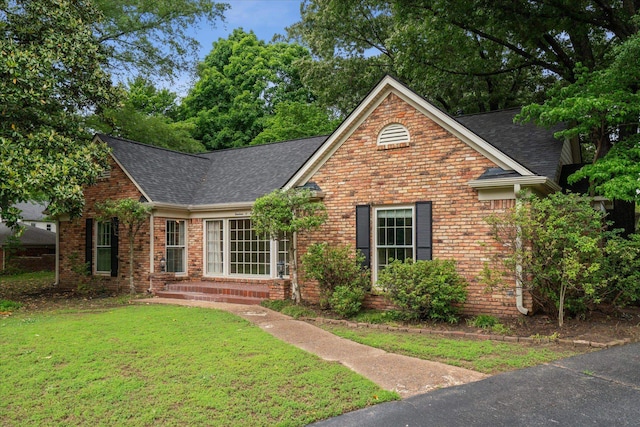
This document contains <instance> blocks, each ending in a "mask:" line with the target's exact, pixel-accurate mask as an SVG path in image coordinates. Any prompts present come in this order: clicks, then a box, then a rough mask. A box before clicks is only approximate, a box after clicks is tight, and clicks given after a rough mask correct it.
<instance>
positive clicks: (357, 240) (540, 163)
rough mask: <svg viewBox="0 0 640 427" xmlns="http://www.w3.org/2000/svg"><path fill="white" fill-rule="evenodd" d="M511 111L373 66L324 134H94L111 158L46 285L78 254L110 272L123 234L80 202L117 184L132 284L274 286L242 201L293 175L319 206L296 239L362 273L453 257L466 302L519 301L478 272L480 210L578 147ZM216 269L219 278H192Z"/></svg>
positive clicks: (66, 226)
mask: <svg viewBox="0 0 640 427" xmlns="http://www.w3.org/2000/svg"><path fill="white" fill-rule="evenodd" d="M517 113H518V110H506V111H499V112H492V113H486V114H476V115H468V116H461V117H452V116H450V115H448V114H446V113H444V112H442V111H441V110H439V109H438V108H436V107H435V106H433V105H432V104H431V103H429V102H428V101H427V100H425V99H424V98H422V97H420V96H418V95H417V94H416V93H414V92H413V91H411V90H410V89H409V88H407V87H406V86H404V85H403V84H402V83H400V82H398V81H397V80H395V79H394V78H392V77H389V76H387V77H385V78H383V79H382V80H381V81H380V82H379V83H378V85H377V86H376V87H375V88H374V89H373V90H372V91H371V92H370V93H369V95H368V96H367V97H366V98H365V99H364V100H363V101H362V102H361V104H360V105H359V106H358V107H357V108H356V109H355V110H354V111H353V112H352V113H351V115H349V117H347V119H346V120H345V121H344V122H343V123H342V124H341V125H340V126H339V127H338V129H336V130H335V131H334V132H333V133H332V134H331V135H330V136H328V137H315V138H306V139H300V140H294V141H286V142H281V143H274V144H268V145H262V146H253V147H245V148H238V149H230V150H220V151H215V152H211V153H205V154H198V155H192V154H183V153H177V152H173V151H169V150H165V149H161V148H157V147H152V146H148V145H144V144H139V143H136V142H133V141H127V140H123V139H119V138H114V137H110V136H106V135H97V136H96V138H97V139H99V140H101V141H103V142H104V143H106V144H108V145H109V146H110V147H111V148H112V155H111V170H110V171H109V174H107V175H105V177H104V178H103V179H101V180H100V181H99V182H98V183H97V184H96V185H94V186H91V187H88V188H86V190H85V197H86V207H85V210H84V214H83V216H82V218H80V219H75V220H72V221H70V220H67V219H65V218H61V220H60V222H59V234H60V236H59V245H60V246H59V257H60V260H59V265H60V270H59V283H60V286H63V287H64V286H73V283H74V280H77V279H78V277H77V276H75V275H74V273H73V270H74V269H73V268H72V267H73V263H78V262H82V263H85V262H86V263H87V265H88V266H89V267H90V272H91V274H92V275H93V277H94V278H95V280H97V281H99V282H101V283H102V284H104V285H105V286H108V287H116V286H119V285H121V284H123V283H124V281H125V276H126V272H127V271H128V266H127V265H125V263H126V262H127V260H128V257H127V256H126V255H125V253H126V250H127V249H126V245H124V243H125V242H124V239H122V241H120V242H119V240H120V239H119V238H118V234H117V233H116V227H115V226H114V224H116V222H115V221H107V222H98V221H97V220H96V219H95V217H96V212H95V209H94V204H95V202H96V201H99V200H104V199H107V198H124V197H130V198H134V199H136V200H141V201H144V202H147V203H149V205H150V206H151V207H152V214H151V217H150V220H149V222H148V223H147V224H146V226H145V227H144V228H143V229H142V231H141V233H140V234H139V237H138V239H137V243H136V254H135V260H134V263H135V271H136V273H135V274H136V277H135V279H136V283H137V284H138V290H140V291H144V290H149V291H151V292H155V293H159V294H161V293H162V292H168V293H164V295H172V296H176V295H177V292H181V293H182V294H183V296H184V295H185V292H186V293H187V294H188V295H190V296H191V297H193V298H201V299H204V298H208V297H211V294H208V295H207V294H205V293H204V292H222V293H224V294H225V295H230V294H240V293H242V294H243V295H245V296H253V297H254V298H258V299H259V298H266V297H270V298H283V297H285V295H286V280H284V281H283V280H279V279H278V278H277V263H278V261H284V260H285V258H286V249H287V248H286V245H287V242H282V241H281V242H276V241H269V240H264V239H262V238H260V237H259V236H256V235H255V233H253V231H252V229H251V221H250V220H249V215H250V210H251V206H252V203H253V201H255V199H256V198H258V197H260V196H262V195H264V194H266V193H268V192H270V191H272V190H273V189H276V188H292V187H299V186H307V187H309V188H312V189H315V190H316V192H317V194H318V196H319V197H321V198H322V200H323V202H324V204H325V206H326V208H327V213H328V216H329V219H328V221H327V222H326V224H325V225H324V226H323V227H322V229H320V230H319V231H317V232H314V233H307V234H304V235H300V236H296V238H297V241H298V247H299V253H304V251H305V248H306V247H308V245H309V244H310V243H312V242H318V241H323V242H329V243H330V244H336V245H338V244H347V245H351V246H355V247H357V248H358V249H359V250H361V251H362V252H363V253H364V254H365V256H366V259H367V263H368V264H369V265H370V267H371V270H372V276H373V281H374V283H375V278H376V276H377V272H378V271H379V270H380V269H381V268H383V267H384V266H385V265H386V263H387V262H388V259H389V258H396V259H398V258H400V259H402V258H405V257H412V258H415V259H432V258H442V259H445V258H446V259H455V260H456V261H457V266H458V269H459V271H460V272H461V273H462V274H463V275H464V276H465V277H466V278H467V280H468V281H469V284H470V285H469V297H468V302H467V303H466V305H465V312H466V313H468V314H477V313H492V314H497V315H503V316H504V315H517V313H518V311H520V312H522V313H526V311H527V306H529V305H530V301H529V300H528V299H527V296H526V295H524V296H523V295H522V293H521V290H520V289H517V286H516V285H515V282H514V287H513V289H508V290H503V291H495V292H493V293H486V291H485V288H484V286H483V285H482V284H480V283H479V282H478V279H477V277H478V275H479V273H480V271H481V269H482V266H483V263H484V261H485V260H486V259H487V257H488V252H487V250H491V248H493V250H498V248H497V247H495V245H494V244H493V242H492V241H491V239H490V237H489V235H488V231H489V229H488V226H487V225H486V224H485V222H484V218H485V217H486V216H488V215H489V214H490V213H492V212H496V211H503V210H504V209H506V208H508V207H511V206H513V205H514V203H515V194H516V193H517V192H518V191H519V190H521V189H529V190H531V191H533V192H536V193H538V194H548V193H551V192H555V191H558V190H560V186H559V185H558V180H559V177H560V175H561V169H562V167H563V166H564V165H568V164H573V163H577V162H578V156H579V150H577V149H576V147H574V146H572V144H571V143H570V142H568V141H567V142H565V143H564V144H563V143H561V142H559V141H557V140H556V139H554V138H553V132H552V131H549V130H545V129H541V128H538V127H536V126H534V125H519V124H514V123H513V118H514V116H515V115H516V114H517ZM487 248H489V249H487ZM163 269H164V270H166V271H162V270H163ZM75 270H76V271H77V268H76V269H75ZM176 281H181V282H182V283H181V284H171V285H169V286H175V287H174V288H172V289H173V291H167V290H166V289H165V287H166V286H167V283H172V282H176ZM196 282H197V283H196ZM203 282H205V283H206V284H205V283H203ZM216 283H217V284H218V287H221V288H224V289H219V290H216V291H212V290H211V289H208V288H206V287H207V286H210V287H211V286H214V285H216ZM222 283H224V286H222V285H221V284H222ZM234 284H235V285H234ZM301 285H302V286H301V290H302V297H303V299H306V300H311V301H313V300H316V299H317V289H316V287H315V286H314V284H313V283H312V282H302V283H301ZM177 286H182V287H181V288H179V287H177ZM171 292H173V293H171ZM228 300H231V299H228ZM368 303H369V304H372V305H375V304H380V303H382V300H381V298H380V297H376V296H375V295H374V296H372V297H370V298H369V300H368Z"/></svg>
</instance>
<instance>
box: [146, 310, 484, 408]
mask: <svg viewBox="0 0 640 427" xmlns="http://www.w3.org/2000/svg"><path fill="white" fill-rule="evenodd" d="M136 302H137V303H140V304H173V305H184V306H189V307H204V308H214V309H218V310H225V311H228V312H231V313H233V314H236V315H238V316H240V317H242V318H244V319H247V320H249V321H250V322H252V323H255V324H256V325H257V326H259V327H260V328H261V329H262V330H264V331H265V332H268V333H270V334H271V335H273V336H274V337H276V338H278V339H280V340H282V341H284V342H287V343H290V344H293V345H295V346H296V347H299V348H301V349H303V350H305V351H308V352H309V353H313V354H316V355H318V356H319V357H321V358H322V359H324V360H329V361H335V362H340V363H341V364H343V365H345V366H346V367H348V368H350V369H351V370H353V371H355V372H357V373H359V374H360V375H362V376H364V377H366V378H368V379H370V380H371V381H373V382H375V383H376V384H378V385H379V386H380V387H382V388H383V389H385V390H391V391H396V392H398V394H400V396H402V397H403V398H407V397H411V396H415V395H418V394H422V393H426V392H429V391H432V390H435V389H440V388H444V387H449V386H454V385H460V384H466V383H470V382H473V381H478V380H481V379H483V378H486V375H484V374H481V373H479V372H475V371H470V370H468V369H463V368H457V367H454V366H449V365H445V364H443V363H438V362H430V361H426V360H421V359H416V358H414V357H407V356H402V355H399V354H393V353H387V352H386V351H384V350H380V349H377V348H373V347H369V346H366V345H362V344H358V343H355V342H353V341H349V340H346V339H344V338H340V337H337V336H335V335H333V334H331V333H329V332H327V331H325V330H322V329H320V328H318V327H316V326H313V325H310V324H308V323H306V322H302V321H299V320H295V319H293V318H291V317H289V316H285V315H283V314H281V313H278V312H275V311H273V310H269V309H268V308H265V307H261V306H255V305H240V304H227V303H218V302H206V301H189V300H180V299H170V298H150V299H142V300H137V301H136Z"/></svg>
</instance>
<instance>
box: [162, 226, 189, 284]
mask: <svg viewBox="0 0 640 427" xmlns="http://www.w3.org/2000/svg"><path fill="white" fill-rule="evenodd" d="M185 265H186V246H185V222H184V221H176V220H168V221H167V271H168V272H170V273H184V272H185V271H186V270H185Z"/></svg>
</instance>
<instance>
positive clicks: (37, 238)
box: [0, 223, 56, 246]
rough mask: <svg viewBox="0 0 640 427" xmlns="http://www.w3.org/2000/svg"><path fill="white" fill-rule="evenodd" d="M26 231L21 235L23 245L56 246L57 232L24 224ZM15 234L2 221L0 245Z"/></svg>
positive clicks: (0, 224) (0, 225)
mask: <svg viewBox="0 0 640 427" xmlns="http://www.w3.org/2000/svg"><path fill="white" fill-rule="evenodd" d="M23 226H24V232H23V233H22V236H21V237H20V243H21V244H22V245H23V246H55V245H56V233H54V232H52V231H47V230H42V229H40V228H37V227H33V226H31V225H24V224H23ZM12 235H13V230H11V229H10V228H9V227H7V226H6V225H5V224H3V223H0V246H4V244H5V242H6V240H7V238H9V236H12Z"/></svg>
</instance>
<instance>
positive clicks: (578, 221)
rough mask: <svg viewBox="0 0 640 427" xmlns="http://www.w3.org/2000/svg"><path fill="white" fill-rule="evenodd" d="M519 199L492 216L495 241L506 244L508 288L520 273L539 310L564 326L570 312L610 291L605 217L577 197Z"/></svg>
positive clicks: (588, 201) (523, 196)
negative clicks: (552, 316)
mask: <svg viewBox="0 0 640 427" xmlns="http://www.w3.org/2000/svg"><path fill="white" fill-rule="evenodd" d="M519 197H520V203H518V205H517V206H516V207H515V208H514V209H511V210H510V211H508V212H506V213H505V214H504V215H492V216H490V217H488V218H487V222H488V223H489V225H491V228H492V235H493V237H494V239H495V240H496V241H497V242H498V243H501V244H503V245H504V246H503V248H504V251H503V252H502V253H501V254H499V255H498V259H499V260H500V261H501V262H503V265H502V267H504V272H505V273H506V275H505V279H506V286H508V287H513V278H514V277H516V276H517V275H519V276H520V277H521V279H522V284H523V287H524V289H526V290H528V291H529V292H530V293H531V296H532V297H533V300H534V305H535V307H534V308H538V307H539V308H542V310H544V311H545V312H546V313H548V314H551V315H554V314H557V316H558V324H559V326H562V324H563V319H564V316H565V313H566V314H569V315H578V314H582V313H584V312H585V311H586V310H587V309H588V307H589V306H591V305H593V304H599V303H600V302H601V301H602V295H603V293H606V287H607V285H606V283H605V281H604V280H603V277H604V276H605V275H606V273H605V271H604V269H603V267H604V263H605V260H604V257H603V250H602V246H603V242H604V241H605V236H606V233H605V232H604V229H605V226H606V222H605V214H604V213H603V212H601V211H599V210H596V209H593V208H592V207H591V199H589V198H588V197H584V196H579V195H575V194H563V193H554V194H551V195H549V196H548V197H545V198H538V197H535V196H531V195H528V194H525V193H521V194H520V195H519ZM486 276H487V275H485V279H486ZM494 277H496V276H494ZM487 284H489V283H487Z"/></svg>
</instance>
